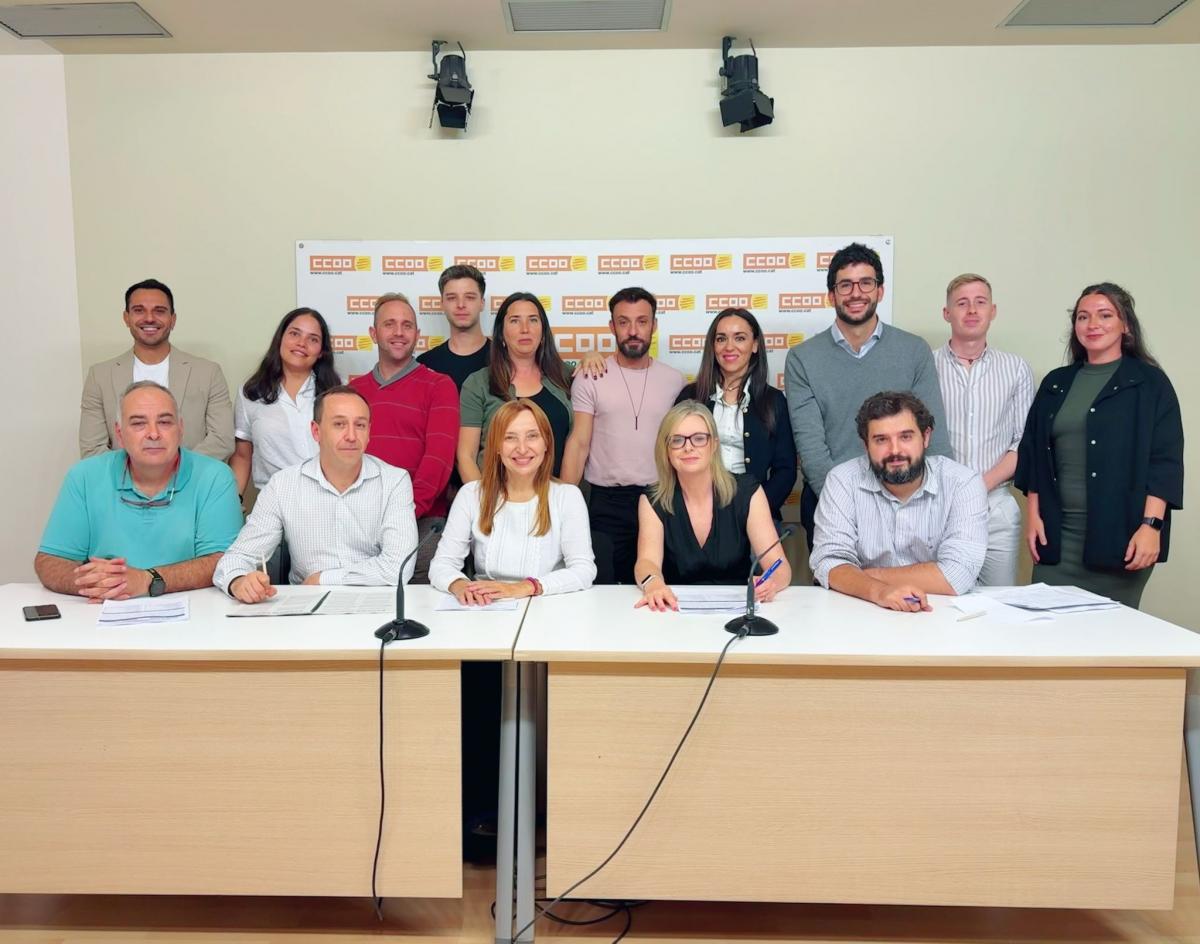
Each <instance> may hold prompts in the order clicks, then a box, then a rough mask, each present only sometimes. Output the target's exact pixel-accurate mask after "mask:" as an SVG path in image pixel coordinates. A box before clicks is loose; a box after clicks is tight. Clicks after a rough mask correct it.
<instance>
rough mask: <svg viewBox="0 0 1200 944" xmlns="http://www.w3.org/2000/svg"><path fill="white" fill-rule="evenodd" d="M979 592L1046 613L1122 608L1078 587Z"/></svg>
mask: <svg viewBox="0 0 1200 944" xmlns="http://www.w3.org/2000/svg"><path fill="white" fill-rule="evenodd" d="M978 592H979V593H983V594H986V595H987V596H989V597H991V598H992V599H993V600H999V601H1000V602H1001V603H1006V604H1008V605H1009V606H1017V607H1020V608H1021V609H1023V610H1037V611H1039V612H1046V613H1085V612H1088V611H1090V610H1111V609H1113V608H1115V607H1118V606H1120V605H1121V604H1120V603H1118V602H1117V601H1116V600H1113V599H1110V598H1109V597H1102V596H1100V594H1098V593H1092V592H1091V591H1088V590H1081V589H1080V588H1079V587H1051V586H1049V585H1048V584H1044V583H1035V584H1030V585H1029V586H1028V587H995V588H986V587H985V588H981V589H980V590H979V591H978Z"/></svg>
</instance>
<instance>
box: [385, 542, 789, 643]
mask: <svg viewBox="0 0 1200 944" xmlns="http://www.w3.org/2000/svg"><path fill="white" fill-rule="evenodd" d="M442 527H443V525H442V524H441V522H438V523H437V524H434V525H433V526H432V527H430V529H429V533H428V534H426V535H425V537H423V538H421V540H419V541H418V542H417V546H416V547H414V548H413V549H412V550H411V551H410V552H409V554H408V556H407V557H406V558H404V560H402V561H401V562H400V573H399V575H398V576H397V578H396V579H397V581H398V582H397V583H396V618H395V619H394V620H391V621H389V622H387V623H384V624H383V625H382V626H380V627H379V628H378V629H377V630H375V638H376V639H382V640H383V644H384V645H385V646H386V645H387V644H388V643H389V642H395V641H396V640H397V639H420V638H421V637H422V636H428V635H429V627H428V626H426V625H425V624H424V623H418V622H417V621H416V620H411V619H405V618H404V568H405V567H407V566H408V562H409V561H410V560H412V559H413V557H414V556H415V555H416V553H417V551H419V550H420V549H421V548H422V547H423V546H424V544H425V542H426V541H428V540H429V539H430V538H431V537H433V536H434V535H435V534H441V533H442ZM773 546H774V545H772V547H773ZM768 550H770V548H768Z"/></svg>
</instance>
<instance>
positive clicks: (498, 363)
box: [488, 292, 571, 400]
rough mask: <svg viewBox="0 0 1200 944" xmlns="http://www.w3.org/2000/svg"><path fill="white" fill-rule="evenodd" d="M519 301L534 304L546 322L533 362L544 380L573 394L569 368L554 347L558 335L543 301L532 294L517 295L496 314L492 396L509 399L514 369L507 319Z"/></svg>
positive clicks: (491, 362) (490, 361) (491, 358)
mask: <svg viewBox="0 0 1200 944" xmlns="http://www.w3.org/2000/svg"><path fill="white" fill-rule="evenodd" d="M517 302H529V303H530V304H531V305H533V307H534V308H536V309H537V313H538V318H539V319H540V320H541V322H542V339H541V341H539V342H538V346H537V350H536V351H534V354H533V359H534V361H535V363H536V364H537V365H538V369H539V370H540V371H541V372H542V380H548V381H549V382H550V383H552V384H554V386H556V387H558V388H559V389H560V390H562V391H563V392H565V393H567V394H569V393H570V392H571V382H570V381H569V380H568V379H567V373H566V367H565V365H564V364H563V361H562V358H561V357H559V355H558V348H557V347H556V346H555V344H554V332H553V331H551V330H550V319H549V318H548V317H546V309H545V308H544V307H543V306H542V302H541V299H539V298H538V297H537V296H536V295H533V294H531V293H530V292H513V293H512V294H511V295H509V296H508V298H506V299H504V302H503V303H502V304H501V305H500V310H499V311H497V312H496V323H495V324H494V325H492V346H491V353H490V355H489V356H488V388H489V389H490V390H491V393H492V396H494V397H499V398H500V399H501V400H507V399H508V387H509V385H510V384H511V383H512V375H513V369H512V360H511V359H510V358H509V356H508V345H507V344H505V343H504V318H505V316H506V315H507V314H508V310H509V309H510V308H512V306H513V305H515V304H516V303H517Z"/></svg>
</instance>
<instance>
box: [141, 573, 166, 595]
mask: <svg viewBox="0 0 1200 944" xmlns="http://www.w3.org/2000/svg"><path fill="white" fill-rule="evenodd" d="M146 573H148V574H149V575H150V596H152V597H161V596H162V595H163V594H164V593H166V592H167V582H166V581H165V580H163V575H162V574H160V573H159V572H158V571H157V570H155V569H154V568H153V567H147V568H146Z"/></svg>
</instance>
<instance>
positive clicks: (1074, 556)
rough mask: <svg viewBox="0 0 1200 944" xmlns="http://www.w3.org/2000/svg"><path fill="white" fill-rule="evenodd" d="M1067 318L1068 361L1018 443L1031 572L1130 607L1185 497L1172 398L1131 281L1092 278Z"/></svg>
mask: <svg viewBox="0 0 1200 944" xmlns="http://www.w3.org/2000/svg"><path fill="white" fill-rule="evenodd" d="M1071 319H1072V325H1073V329H1072V334H1071V340H1070V343H1069V352H1070V355H1071V359H1072V363H1071V364H1070V365H1068V366H1067V367H1060V368H1059V369H1057V370H1053V371H1051V372H1050V373H1049V374H1047V376H1046V379H1045V380H1043V381H1042V385H1041V388H1040V389H1039V390H1038V393H1037V396H1036V397H1035V398H1034V401H1033V406H1032V407H1031V408H1030V411H1029V417H1028V420H1027V422H1026V424H1025V434H1024V436H1023V438H1022V441H1021V448H1020V451H1019V453H1018V461H1017V474H1016V485H1017V487H1018V488H1020V489H1021V490H1022V491H1024V492H1025V493H1026V494H1027V495H1028V498H1029V502H1028V522H1027V525H1026V540H1027V542H1028V545H1029V552H1030V555H1031V556H1032V557H1033V560H1034V568H1033V579H1034V581H1035V582H1038V581H1040V582H1044V583H1050V584H1073V585H1075V586H1078V587H1083V588H1084V589H1086V590H1091V591H1093V592H1095V593H1099V594H1102V595H1103V596H1107V597H1112V598H1113V599H1114V600H1117V601H1119V602H1121V603H1124V604H1125V605H1127V606H1132V607H1137V606H1138V605H1139V604H1140V602H1141V597H1142V590H1143V589H1144V588H1145V586H1146V581H1147V580H1148V579H1149V578H1150V572H1151V570H1152V568H1153V566H1154V564H1155V563H1157V562H1160V561H1165V560H1166V559H1167V550H1168V547H1169V543H1170V533H1171V530H1170V526H1171V513H1170V509H1172V508H1174V509H1178V508H1180V507H1182V505H1183V422H1182V419H1181V416H1180V412H1179V400H1178V399H1177V398H1176V396H1175V390H1174V389H1173V388H1172V386H1171V382H1170V380H1168V379H1167V375H1166V374H1165V373H1163V371H1162V370H1161V369H1160V368H1159V367H1158V365H1157V364H1156V363H1155V361H1154V359H1153V358H1152V357H1151V356H1150V354H1149V353H1148V352H1147V350H1146V348H1145V345H1144V343H1143V341H1142V331H1141V326H1140V324H1139V323H1138V319H1137V315H1136V313H1135V312H1134V307H1133V298H1132V297H1131V296H1130V294H1129V293H1128V292H1126V291H1125V290H1124V289H1122V288H1121V287H1120V286H1118V285H1114V284H1112V283H1111V282H1104V283H1100V284H1098V285H1089V286H1088V287H1087V288H1085V289H1084V290H1083V292H1082V294H1081V295H1080V296H1079V300H1078V301H1077V302H1076V303H1075V308H1074V310H1073V312H1072V315H1071Z"/></svg>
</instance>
